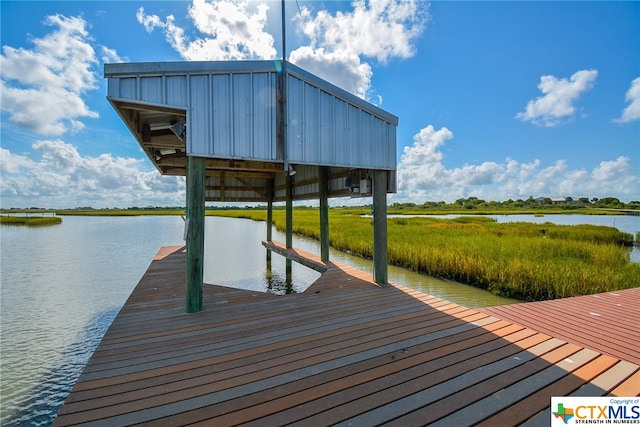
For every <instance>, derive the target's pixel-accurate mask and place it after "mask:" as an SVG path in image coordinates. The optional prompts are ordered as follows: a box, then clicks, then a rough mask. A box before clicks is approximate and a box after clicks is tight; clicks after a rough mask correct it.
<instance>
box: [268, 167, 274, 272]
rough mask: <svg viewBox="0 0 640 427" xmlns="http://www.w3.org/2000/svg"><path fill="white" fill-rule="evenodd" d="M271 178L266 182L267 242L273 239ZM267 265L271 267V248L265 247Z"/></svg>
mask: <svg viewBox="0 0 640 427" xmlns="http://www.w3.org/2000/svg"><path fill="white" fill-rule="evenodd" d="M273 187H274V182H273V179H270V180H269V183H268V184H267V242H271V240H272V239H273V236H272V234H273ZM267 267H268V268H269V269H270V268H271V250H270V249H267Z"/></svg>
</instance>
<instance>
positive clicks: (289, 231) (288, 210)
mask: <svg viewBox="0 0 640 427" xmlns="http://www.w3.org/2000/svg"><path fill="white" fill-rule="evenodd" d="M285 217H286V218H285V219H286V221H285V222H286V230H285V235H286V243H285V246H286V248H287V249H291V248H292V247H293V176H292V175H289V174H287V193H286V201H285ZM291 273H292V266H291V259H289V258H287V259H286V260H285V283H287V284H289V283H291Z"/></svg>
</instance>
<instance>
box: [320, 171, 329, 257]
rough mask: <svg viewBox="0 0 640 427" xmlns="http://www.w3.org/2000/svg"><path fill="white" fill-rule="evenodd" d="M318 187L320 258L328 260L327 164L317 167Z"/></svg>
mask: <svg viewBox="0 0 640 427" xmlns="http://www.w3.org/2000/svg"><path fill="white" fill-rule="evenodd" d="M318 185H319V187H320V188H319V189H320V259H321V260H322V261H323V262H328V261H329V171H328V168H327V166H319V167H318Z"/></svg>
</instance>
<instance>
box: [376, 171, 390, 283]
mask: <svg viewBox="0 0 640 427" xmlns="http://www.w3.org/2000/svg"><path fill="white" fill-rule="evenodd" d="M387 173H388V172H387V171H385V170H376V171H373V280H374V281H375V282H376V283H377V284H378V285H380V286H386V285H387V284H388V282H389V280H388V271H387V264H388V252H387Z"/></svg>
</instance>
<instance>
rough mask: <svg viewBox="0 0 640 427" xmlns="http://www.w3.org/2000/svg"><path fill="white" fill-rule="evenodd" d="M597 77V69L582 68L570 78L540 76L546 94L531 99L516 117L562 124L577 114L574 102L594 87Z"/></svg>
mask: <svg viewBox="0 0 640 427" xmlns="http://www.w3.org/2000/svg"><path fill="white" fill-rule="evenodd" d="M597 77H598V71H597V70H580V71H577V72H576V73H574V74H573V75H572V76H571V78H569V79H566V78H563V79H558V78H557V77H555V76H551V75H548V76H542V77H540V84H539V85H538V89H540V91H541V92H542V93H543V94H544V95H543V96H540V97H538V98H536V99H533V100H531V101H529V102H528V103H527V107H526V109H525V111H524V112H520V113H518V114H516V118H518V119H521V120H524V121H530V122H532V123H534V124H536V125H543V126H546V127H553V126H557V125H559V124H562V123H563V122H564V121H566V120H568V119H570V118H572V117H573V116H574V115H575V112H576V107H575V106H574V103H575V102H576V101H577V100H578V98H580V96H581V95H582V94H583V93H584V92H587V91H589V90H590V89H591V88H592V87H593V85H594V83H595V80H596V78H597Z"/></svg>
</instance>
